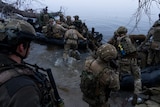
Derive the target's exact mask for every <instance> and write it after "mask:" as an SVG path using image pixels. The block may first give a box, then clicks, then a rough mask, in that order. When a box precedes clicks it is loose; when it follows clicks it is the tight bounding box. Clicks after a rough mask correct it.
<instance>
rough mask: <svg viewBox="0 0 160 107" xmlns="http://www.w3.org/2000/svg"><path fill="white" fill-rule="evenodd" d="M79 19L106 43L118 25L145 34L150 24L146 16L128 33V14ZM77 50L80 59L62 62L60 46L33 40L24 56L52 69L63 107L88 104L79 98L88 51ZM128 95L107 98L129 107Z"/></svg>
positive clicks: (130, 26)
mask: <svg viewBox="0 0 160 107" xmlns="http://www.w3.org/2000/svg"><path fill="white" fill-rule="evenodd" d="M79 16H80V15H79ZM80 19H81V20H82V21H83V22H86V25H87V26H88V28H89V29H90V30H91V28H92V27H94V28H95V31H98V32H100V33H102V34H103V36H104V37H103V42H107V41H108V40H109V39H110V38H111V37H112V35H113V32H114V31H115V30H116V29H117V28H118V27H119V26H126V27H127V28H128V33H129V34H147V31H148V29H149V28H150V26H151V24H150V23H149V22H148V20H147V19H145V20H142V21H141V22H140V23H139V26H138V29H136V30H134V31H133V32H131V31H132V30H133V27H134V25H135V23H134V21H133V20H131V16H127V17H124V16H109V15H103V16H101V17H95V16H89V15H82V16H80ZM155 19H157V18H155ZM153 22H154V21H153ZM80 53H81V60H80V61H77V60H75V59H73V58H69V60H68V62H67V63H64V62H63V59H62V54H63V48H61V47H58V46H53V45H45V44H37V43H32V45H31V52H30V55H29V57H28V58H27V59H26V61H27V62H29V63H31V64H37V65H39V66H40V67H43V68H51V69H52V73H53V76H54V78H55V81H56V84H57V88H58V91H59V93H60V96H61V97H62V98H63V99H64V102H65V107H88V104H87V103H85V102H84V101H83V100H82V93H81V91H80V87H79V84H80V74H81V71H82V70H83V66H84V60H85V58H86V57H87V56H89V55H90V53H87V52H84V51H80ZM131 95H132V94H131V93H130V92H120V93H112V95H111V100H110V102H111V105H112V106H113V107H132V106H131V105H130V103H128V99H129V98H130V96H131Z"/></svg>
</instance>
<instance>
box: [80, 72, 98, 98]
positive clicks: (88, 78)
mask: <svg viewBox="0 0 160 107" xmlns="http://www.w3.org/2000/svg"><path fill="white" fill-rule="evenodd" d="M80 77H81V83H80V89H81V91H82V93H83V94H84V95H85V96H87V97H88V98H94V97H95V93H96V88H97V85H98V76H96V75H94V74H93V73H92V72H87V71H85V70H84V71H82V74H81V75H80Z"/></svg>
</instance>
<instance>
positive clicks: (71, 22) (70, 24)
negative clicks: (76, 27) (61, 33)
mask: <svg viewBox="0 0 160 107" xmlns="http://www.w3.org/2000/svg"><path fill="white" fill-rule="evenodd" d="M66 18H67V20H66V24H67V25H68V26H72V25H73V21H72V19H71V16H66Z"/></svg>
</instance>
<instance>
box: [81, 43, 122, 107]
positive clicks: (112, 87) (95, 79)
mask: <svg viewBox="0 0 160 107" xmlns="http://www.w3.org/2000/svg"><path fill="white" fill-rule="evenodd" d="M116 58H117V50H116V48H115V47H114V46H113V45H111V44H108V43H106V44H103V45H101V46H100V47H99V48H98V49H97V57H96V58H93V57H92V56H90V57H88V58H87V59H86V61H85V65H84V70H83V71H82V74H81V76H80V77H81V83H80V88H81V91H82V93H83V100H84V101H85V102H87V103H88V104H89V107H109V103H108V98H109V96H110V92H111V91H117V90H119V89H120V85H119V73H118V72H117V70H116V67H115V66H111V65H113V60H115V59H116Z"/></svg>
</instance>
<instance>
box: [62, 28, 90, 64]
mask: <svg viewBox="0 0 160 107" xmlns="http://www.w3.org/2000/svg"><path fill="white" fill-rule="evenodd" d="M64 39H65V44H64V53H63V59H64V61H66V60H67V58H68V57H69V51H70V50H71V49H72V50H71V56H72V57H74V58H76V59H78V60H79V59H80V56H79V52H78V50H77V49H78V39H83V40H87V39H86V38H84V37H83V35H81V34H80V33H79V32H78V31H77V30H76V29H75V26H70V29H69V30H67V31H66V33H65V36H64Z"/></svg>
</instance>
